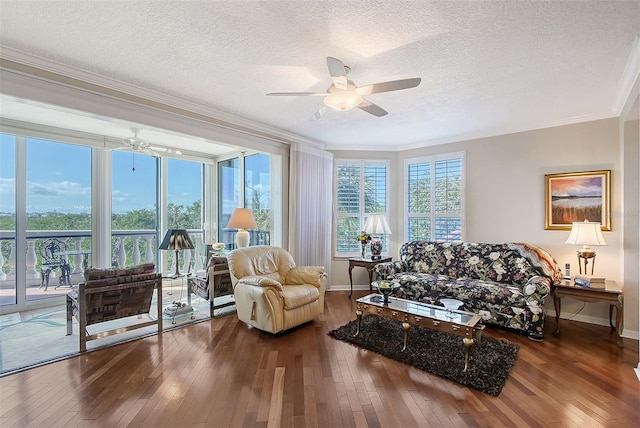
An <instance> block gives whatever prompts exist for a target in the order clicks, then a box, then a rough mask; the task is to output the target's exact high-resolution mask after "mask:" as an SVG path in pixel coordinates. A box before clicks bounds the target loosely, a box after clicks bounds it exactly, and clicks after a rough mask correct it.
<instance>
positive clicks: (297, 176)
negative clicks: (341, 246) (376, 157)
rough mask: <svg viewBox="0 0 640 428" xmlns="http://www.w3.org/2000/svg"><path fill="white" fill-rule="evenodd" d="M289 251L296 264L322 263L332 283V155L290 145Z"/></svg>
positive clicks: (297, 145)
mask: <svg viewBox="0 0 640 428" xmlns="http://www.w3.org/2000/svg"><path fill="white" fill-rule="evenodd" d="M290 159H291V165H290V171H289V172H290V176H289V180H290V183H289V191H290V193H289V194H290V196H289V252H290V253H291V255H292V256H293V259H294V260H295V262H296V265H298V266H305V265H306V266H324V267H325V271H326V272H327V274H329V284H331V281H330V280H331V272H330V269H331V213H332V200H333V199H332V186H333V154H332V153H329V152H327V151H324V150H321V149H317V148H314V147H309V146H307V145H304V144H299V143H296V144H293V145H292V146H291V156H290Z"/></svg>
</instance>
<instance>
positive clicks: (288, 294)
mask: <svg viewBox="0 0 640 428" xmlns="http://www.w3.org/2000/svg"><path fill="white" fill-rule="evenodd" d="M282 297H283V298H284V308H285V309H287V310H291V309H295V308H299V307H300V306H304V305H308V304H309V303H312V302H315V301H316V300H318V299H319V298H320V292H319V291H318V289H317V288H316V287H314V286H313V285H308V284H305V285H290V286H286V285H285V286H284V287H282Z"/></svg>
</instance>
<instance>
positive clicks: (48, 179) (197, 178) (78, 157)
mask: <svg viewBox="0 0 640 428" xmlns="http://www.w3.org/2000/svg"><path fill="white" fill-rule="evenodd" d="M15 141H16V139H15V137H14V136H12V135H7V134H0V212H5V213H6V212H10V213H12V212H14V211H15V174H16V167H15ZM112 165H113V171H114V173H113V189H112V190H113V198H112V201H113V212H114V213H119V214H121V213H125V212H127V211H130V210H134V209H143V208H147V209H155V198H156V178H155V177H156V173H155V168H156V161H155V158H153V157H151V156H148V155H143V154H135V156H134V155H133V154H132V153H131V152H120V151H114V152H113V163H112ZM133 166H135V172H134V171H132V167H133ZM168 167H169V188H168V195H169V196H168V197H169V202H170V203H175V204H179V205H190V204H192V203H193V202H194V201H196V200H198V199H200V197H201V189H202V175H201V164H199V163H196V162H190V161H185V160H180V159H169V162H168ZM26 176H27V212H29V213H37V212H51V211H55V212H59V213H89V212H90V210H91V148H89V147H84V146H78V145H73V144H63V143H57V142H50V141H45V140H38V139H33V138H28V139H27V167H26Z"/></svg>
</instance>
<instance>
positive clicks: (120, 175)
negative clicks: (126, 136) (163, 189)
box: [111, 150, 162, 268]
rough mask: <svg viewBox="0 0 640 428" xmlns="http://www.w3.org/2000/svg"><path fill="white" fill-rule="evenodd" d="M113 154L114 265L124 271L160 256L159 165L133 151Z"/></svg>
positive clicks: (112, 256) (112, 231) (112, 238)
mask: <svg viewBox="0 0 640 428" xmlns="http://www.w3.org/2000/svg"><path fill="white" fill-rule="evenodd" d="M112 153H113V155H112V173H111V176H112V183H113V184H112V195H111V198H112V202H111V203H112V211H113V214H112V216H111V229H112V230H111V233H112V237H111V265H112V266H118V267H120V268H124V267H126V266H132V265H135V264H138V263H141V262H143V261H145V260H148V259H151V260H153V257H154V255H156V253H157V250H156V249H157V248H158V245H157V244H156V243H155V242H154V239H158V238H157V234H158V210H157V207H158V190H157V189H158V178H157V177H158V162H157V160H156V159H155V158H154V157H152V156H149V155H146V154H139V153H134V152H131V151H118V150H115V151H113V152H112ZM133 231H135V233H134V232H133ZM141 238H144V239H142V240H141ZM160 239H162V237H160Z"/></svg>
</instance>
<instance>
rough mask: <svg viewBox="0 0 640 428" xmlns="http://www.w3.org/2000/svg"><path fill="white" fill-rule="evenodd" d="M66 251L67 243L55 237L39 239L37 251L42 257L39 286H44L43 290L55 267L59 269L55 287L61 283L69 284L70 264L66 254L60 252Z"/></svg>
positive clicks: (45, 288)
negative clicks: (57, 282)
mask: <svg viewBox="0 0 640 428" xmlns="http://www.w3.org/2000/svg"><path fill="white" fill-rule="evenodd" d="M65 251H67V244H66V243H64V241H61V240H59V239H56V238H49V239H45V240H43V241H40V245H39V247H38V253H39V254H40V258H41V259H42V264H41V265H40V278H41V283H40V288H42V287H44V291H47V289H48V288H49V276H50V275H51V272H52V271H54V270H55V269H60V279H59V284H58V285H56V287H55V288H56V289H57V288H58V287H60V286H61V285H68V286H71V279H70V278H69V276H70V274H71V266H70V265H69V261H68V260H67V256H65V255H63V254H60V253H62V252H65Z"/></svg>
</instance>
